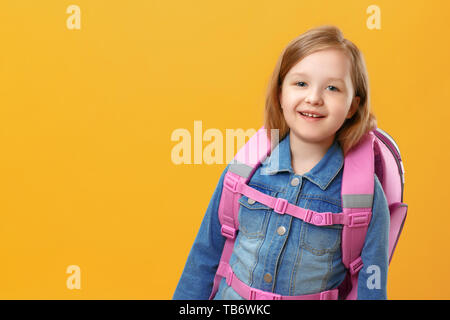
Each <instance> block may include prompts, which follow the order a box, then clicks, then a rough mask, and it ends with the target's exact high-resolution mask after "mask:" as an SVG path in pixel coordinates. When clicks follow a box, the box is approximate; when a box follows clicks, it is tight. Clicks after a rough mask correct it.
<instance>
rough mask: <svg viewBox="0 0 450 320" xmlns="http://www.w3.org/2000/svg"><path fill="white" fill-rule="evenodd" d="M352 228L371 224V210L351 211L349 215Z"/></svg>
mask: <svg viewBox="0 0 450 320" xmlns="http://www.w3.org/2000/svg"><path fill="white" fill-rule="evenodd" d="M348 217H349V219H350V221H349V224H348V226H349V227H350V228H359V227H367V226H368V225H369V217H370V212H358V213H350V214H349V215H348Z"/></svg>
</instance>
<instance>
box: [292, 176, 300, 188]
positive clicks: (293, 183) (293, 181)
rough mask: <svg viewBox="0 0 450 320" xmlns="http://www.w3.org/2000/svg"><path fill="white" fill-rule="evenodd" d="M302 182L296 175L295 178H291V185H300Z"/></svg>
mask: <svg viewBox="0 0 450 320" xmlns="http://www.w3.org/2000/svg"><path fill="white" fill-rule="evenodd" d="M299 183H300V179H299V178H297V177H295V178H294V179H292V180H291V186H293V187H296V186H298V184H299Z"/></svg>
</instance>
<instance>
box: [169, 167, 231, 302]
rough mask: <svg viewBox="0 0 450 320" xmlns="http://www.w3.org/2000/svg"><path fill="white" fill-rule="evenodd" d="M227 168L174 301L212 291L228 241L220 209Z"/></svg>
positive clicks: (204, 296) (203, 296) (201, 296)
mask: <svg viewBox="0 0 450 320" xmlns="http://www.w3.org/2000/svg"><path fill="white" fill-rule="evenodd" d="M228 167H229V165H227V167H226V168H225V170H224V171H223V172H222V175H221V177H220V179H219V182H218V184H217V186H216V189H215V190H214V193H213V195H212V198H211V200H210V202H209V205H208V208H207V210H206V213H205V215H204V217H203V221H202V223H201V225H200V229H199V231H198V233H197V236H196V238H195V241H194V244H193V245H192V248H191V251H190V252H189V256H188V258H187V261H186V264H185V266H184V270H183V272H182V274H181V278H180V280H179V282H178V285H177V287H176V289H175V293H174V295H173V299H174V300H207V299H208V298H209V296H210V294H211V290H212V286H213V282H214V276H215V274H216V270H217V267H218V265H219V261H220V257H221V255H222V250H223V247H224V244H225V238H224V237H223V236H222V234H221V231H220V229H221V226H220V222H219V216H218V209H219V203H220V198H221V196H222V186H223V180H224V177H225V173H226V172H227V170H228Z"/></svg>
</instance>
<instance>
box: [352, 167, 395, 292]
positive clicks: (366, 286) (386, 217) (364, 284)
mask: <svg viewBox="0 0 450 320" xmlns="http://www.w3.org/2000/svg"><path fill="white" fill-rule="evenodd" d="M389 224H390V213H389V207H388V203H387V200H386V196H385V195H384V191H383V188H382V186H381V183H380V181H379V180H378V177H377V176H376V175H375V184H374V197H373V205H372V219H371V221H370V223H369V227H368V230H367V235H366V240H365V242H364V247H363V249H362V253H361V259H362V261H363V264H364V266H363V268H362V269H361V270H360V272H359V276H358V300H375V299H377V300H385V299H387V274H388V266H389Z"/></svg>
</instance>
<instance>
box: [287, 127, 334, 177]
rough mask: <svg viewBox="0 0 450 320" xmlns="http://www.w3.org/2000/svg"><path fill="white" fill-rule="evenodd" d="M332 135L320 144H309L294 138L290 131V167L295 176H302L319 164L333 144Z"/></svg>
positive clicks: (309, 142)
mask: <svg viewBox="0 0 450 320" xmlns="http://www.w3.org/2000/svg"><path fill="white" fill-rule="evenodd" d="M333 141H334V135H333V136H331V137H329V138H327V139H325V140H323V141H320V142H311V141H305V140H302V139H300V138H299V137H297V136H295V134H294V133H293V131H292V130H291V131H290V133H289V142H290V147H291V165H292V169H294V172H295V173H296V174H300V175H302V174H304V173H306V172H308V171H310V170H311V169H312V168H314V166H315V165H316V164H317V163H319V161H320V160H321V159H322V158H323V156H324V155H325V154H326V153H327V151H328V149H329V148H330V146H331V145H332V144H333Z"/></svg>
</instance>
